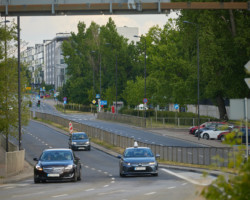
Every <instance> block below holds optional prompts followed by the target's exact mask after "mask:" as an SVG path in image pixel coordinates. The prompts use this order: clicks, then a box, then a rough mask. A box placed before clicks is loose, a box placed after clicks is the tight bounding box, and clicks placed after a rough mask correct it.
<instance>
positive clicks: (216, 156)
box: [31, 112, 235, 167]
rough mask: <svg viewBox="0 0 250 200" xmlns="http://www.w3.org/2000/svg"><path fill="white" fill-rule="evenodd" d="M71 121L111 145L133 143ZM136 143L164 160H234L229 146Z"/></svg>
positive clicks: (56, 119)
mask: <svg viewBox="0 0 250 200" xmlns="http://www.w3.org/2000/svg"><path fill="white" fill-rule="evenodd" d="M31 116H33V117H37V118H41V119H44V120H48V121H52V122H54V123H57V124H60V125H62V126H65V127H68V126H69V122H70V121H69V120H68V119H64V118H62V117H58V116H54V115H51V114H46V113H39V112H36V113H35V114H33V115H31ZM71 123H72V124H73V128H74V131H84V132H86V133H87V134H88V136H89V137H91V138H96V139H99V140H101V141H104V142H106V143H108V144H110V145H113V146H118V147H121V148H126V147H130V146H133V144H134V138H130V137H125V136H121V135H118V134H115V133H112V132H108V131H105V130H102V129H99V128H96V127H92V126H88V125H85V124H80V123H78V122H74V121H71ZM138 144H139V145H140V146H146V147H150V148H151V149H152V151H153V152H154V154H160V159H162V160H166V161H173V162H179V163H188V164H197V165H212V164H213V165H216V166H220V167H221V166H224V167H227V166H228V164H229V162H230V161H233V162H234V161H235V156H234V155H235V151H234V149H233V148H230V147H175V146H164V145H156V144H152V143H142V142H139V141H138Z"/></svg>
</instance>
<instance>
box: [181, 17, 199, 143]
mask: <svg viewBox="0 0 250 200" xmlns="http://www.w3.org/2000/svg"><path fill="white" fill-rule="evenodd" d="M183 23H187V24H192V25H194V26H196V37H197V104H198V122H197V123H198V140H200V134H199V131H200V67H199V60H200V57H199V53H200V52H199V51H200V50H199V25H198V24H196V23H193V22H189V21H183Z"/></svg>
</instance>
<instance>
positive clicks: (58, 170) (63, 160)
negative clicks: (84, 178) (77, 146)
mask: <svg viewBox="0 0 250 200" xmlns="http://www.w3.org/2000/svg"><path fill="white" fill-rule="evenodd" d="M33 160H34V161H37V163H36V165H35V166H34V183H39V182H46V181H49V180H52V181H53V180H70V181H74V182H76V181H77V180H81V162H80V159H79V158H78V157H76V156H75V155H74V153H73V151H72V150H70V149H45V150H44V151H43V152H42V154H41V156H40V157H39V158H34V159H33Z"/></svg>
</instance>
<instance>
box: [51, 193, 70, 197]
mask: <svg viewBox="0 0 250 200" xmlns="http://www.w3.org/2000/svg"><path fill="white" fill-rule="evenodd" d="M65 196H68V194H60V195H55V196H52V197H53V198H58V197H65Z"/></svg>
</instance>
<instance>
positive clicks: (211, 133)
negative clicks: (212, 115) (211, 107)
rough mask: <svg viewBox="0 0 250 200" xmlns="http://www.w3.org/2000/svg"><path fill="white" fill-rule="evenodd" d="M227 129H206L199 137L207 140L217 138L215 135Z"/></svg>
mask: <svg viewBox="0 0 250 200" xmlns="http://www.w3.org/2000/svg"><path fill="white" fill-rule="evenodd" d="M225 131H227V130H221V129H213V130H206V131H204V132H202V133H201V138H203V139H206V140H209V139H217V136H218V135H219V134H220V133H222V132H225Z"/></svg>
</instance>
